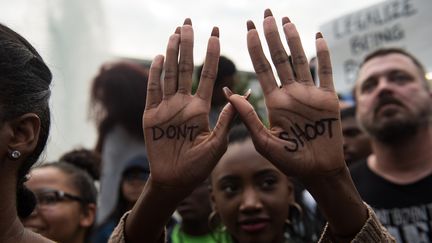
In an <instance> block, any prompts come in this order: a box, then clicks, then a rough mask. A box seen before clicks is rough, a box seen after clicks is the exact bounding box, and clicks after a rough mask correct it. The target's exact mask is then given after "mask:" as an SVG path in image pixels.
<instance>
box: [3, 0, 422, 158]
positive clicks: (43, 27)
mask: <svg viewBox="0 0 432 243" xmlns="http://www.w3.org/2000/svg"><path fill="white" fill-rule="evenodd" d="M412 1H414V0H412ZM419 1H420V0H419ZM382 2H383V1H382V0H363V1H354V0H350V1H346V0H327V1H321V0H284V1H282V0H267V1H262V0H219V1H209V0H201V1H192V0H182V1H174V0H157V1H156V0H122V1H114V0H32V1H28V0H14V1H7V0H0V3H1V6H2V7H1V8H0V22H2V23H3V24H6V25H8V26H9V27H11V28H13V29H14V30H16V31H17V32H19V33H20V34H22V35H23V36H24V37H25V38H26V39H28V40H29V41H30V42H31V43H32V44H33V45H34V46H35V47H36V49H37V50H38V51H39V52H40V53H41V55H42V56H43V57H44V58H45V59H46V61H47V63H48V64H49V66H50V68H51V69H52V71H53V73H54V81H53V87H52V89H53V92H52V99H51V107H52V116H53V121H52V128H51V138H50V141H49V143H48V149H47V152H46V157H45V158H46V159H48V160H49V159H50V158H57V157H58V156H59V155H60V154H62V153H63V152H64V151H66V150H71V149H72V148H74V147H77V146H85V147H93V146H94V144H95V139H96V132H95V128H94V125H93V123H92V122H90V121H89V119H88V106H89V104H88V103H89V102H88V99H89V86H90V81H91V79H92V78H93V77H94V76H95V75H96V73H97V71H98V69H99V67H100V65H101V64H102V63H103V62H105V61H107V60H113V59H118V58H127V59H132V60H137V61H139V62H141V63H143V64H148V63H150V62H151V59H152V58H153V57H154V56H155V55H157V54H164V52H165V47H166V43H167V40H168V37H169V35H170V34H171V33H173V32H174V30H175V28H176V27H177V26H179V25H181V24H182V23H183V20H184V18H186V17H190V18H191V19H192V22H193V25H194V30H195V50H194V55H195V65H200V64H202V61H203V59H204V55H205V48H206V43H207V39H208V37H209V35H210V32H211V29H212V27H213V26H218V27H219V28H220V40H221V53H222V54H223V55H225V56H227V57H229V58H230V59H231V60H233V61H234V63H235V64H236V66H237V68H238V69H239V70H240V71H242V72H241V75H242V76H243V77H244V78H243V79H245V80H251V81H250V83H248V85H249V86H251V87H252V88H253V92H258V93H259V89H258V87H259V86H258V85H257V84H256V80H254V77H253V73H251V71H252V70H253V68H252V64H251V61H250V59H249V55H248V52H247V48H246V21H247V20H249V19H250V20H253V21H254V22H255V24H256V26H257V28H258V30H259V31H260V32H261V33H262V24H261V23H262V20H263V13H264V10H265V9H266V8H270V9H271V10H272V11H273V14H274V16H275V17H276V18H277V19H281V18H282V17H283V16H289V17H290V19H291V20H292V21H293V22H294V23H295V24H296V26H297V28H298V30H299V31H300V34H301V37H302V41H303V44H304V48H305V51H306V53H307V56H308V57H310V58H311V57H313V56H314V52H315V42H314V40H315V33H316V32H317V31H319V30H320V29H321V28H323V29H325V28H326V24H327V26H328V23H331V21H333V20H334V19H337V18H340V17H342V16H346V15H347V14H350V13H353V12H355V11H359V10H361V9H364V8H367V7H370V6H373V5H376V4H381V3H382ZM403 2H409V0H405V1H403ZM423 2H424V1H423ZM429 10H430V9H429ZM429 12H430V11H429ZM280 25H281V24H280ZM330 32H331V30H330ZM323 33H324V37H326V32H325V31H323ZM329 38H330V37H329ZM341 87H342V88H341V91H343V92H346V91H347V90H346V87H344V86H341ZM257 95H258V94H257Z"/></svg>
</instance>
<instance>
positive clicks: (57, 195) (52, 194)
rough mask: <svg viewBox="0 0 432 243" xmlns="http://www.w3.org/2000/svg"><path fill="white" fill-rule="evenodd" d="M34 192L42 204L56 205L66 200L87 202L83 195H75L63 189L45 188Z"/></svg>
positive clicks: (39, 203) (38, 201) (38, 202)
mask: <svg viewBox="0 0 432 243" xmlns="http://www.w3.org/2000/svg"><path fill="white" fill-rule="evenodd" d="M33 193H34V194H35V196H36V201H37V204H38V205H40V206H50V205H55V204H57V203H59V202H64V201H77V202H80V203H85V202H86V201H85V200H84V199H83V198H82V197H79V196H75V195H72V194H69V193H67V192H64V191H61V190H54V189H43V190H38V191H35V192H33Z"/></svg>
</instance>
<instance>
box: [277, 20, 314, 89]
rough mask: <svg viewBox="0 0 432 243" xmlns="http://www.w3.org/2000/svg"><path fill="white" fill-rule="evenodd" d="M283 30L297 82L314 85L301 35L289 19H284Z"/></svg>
mask: <svg viewBox="0 0 432 243" xmlns="http://www.w3.org/2000/svg"><path fill="white" fill-rule="evenodd" d="M282 22H283V24H284V25H283V29H284V32H285V37H286V39H287V42H288V46H289V49H290V52H291V57H292V62H293V65H294V70H295V72H296V74H297V81H298V82H301V83H303V84H310V85H313V81H312V75H311V73H310V69H309V63H308V60H307V58H306V55H305V53H304V50H303V46H302V43H301V40H300V35H299V33H298V32H297V29H296V27H295V25H294V24H293V23H291V22H290V20H289V19H288V18H286V17H285V18H283V19H282Z"/></svg>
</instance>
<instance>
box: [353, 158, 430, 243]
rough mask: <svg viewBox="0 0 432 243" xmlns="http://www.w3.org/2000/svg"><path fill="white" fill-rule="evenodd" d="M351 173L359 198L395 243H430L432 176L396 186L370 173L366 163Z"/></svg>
mask: <svg viewBox="0 0 432 243" xmlns="http://www.w3.org/2000/svg"><path fill="white" fill-rule="evenodd" d="M350 170H351V175H352V178H353V181H354V184H355V185H356V187H357V190H358V191H359V193H360V195H361V197H362V198H363V200H364V201H365V202H366V203H368V204H369V205H370V206H372V207H373V208H374V211H375V213H376V214H377V216H378V219H379V220H380V221H381V223H382V224H383V225H384V226H386V227H387V229H388V231H389V232H390V234H392V235H393V236H394V237H395V238H396V241H397V242H407V243H422V242H432V175H429V176H427V177H425V178H423V179H421V180H419V181H417V182H414V183H411V184H406V185H398V184H394V183H392V182H390V181H387V180H386V179H384V178H382V177H380V176H379V175H377V174H375V173H374V172H372V171H371V170H370V169H369V167H368V166H367V164H366V161H362V162H359V163H357V164H354V165H353V166H352V167H350Z"/></svg>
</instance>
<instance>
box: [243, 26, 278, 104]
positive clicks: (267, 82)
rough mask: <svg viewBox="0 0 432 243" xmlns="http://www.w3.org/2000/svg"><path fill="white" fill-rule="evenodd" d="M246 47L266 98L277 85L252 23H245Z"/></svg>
mask: <svg viewBox="0 0 432 243" xmlns="http://www.w3.org/2000/svg"><path fill="white" fill-rule="evenodd" d="M247 28H248V33H247V45H248V50H249V56H250V58H251V60H252V64H253V66H254V69H255V73H256V74H257V77H258V80H259V82H260V84H261V88H262V90H263V93H264V96H267V95H268V94H269V93H270V92H272V91H273V90H274V89H276V88H277V83H276V80H275V77H274V75H273V71H272V69H271V66H270V63H269V62H268V60H267V58H266V57H265V55H264V52H263V50H262V46H261V41H260V39H259V36H258V32H257V30H256V29H255V25H254V23H253V22H252V21H250V20H249V21H248V22H247Z"/></svg>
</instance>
